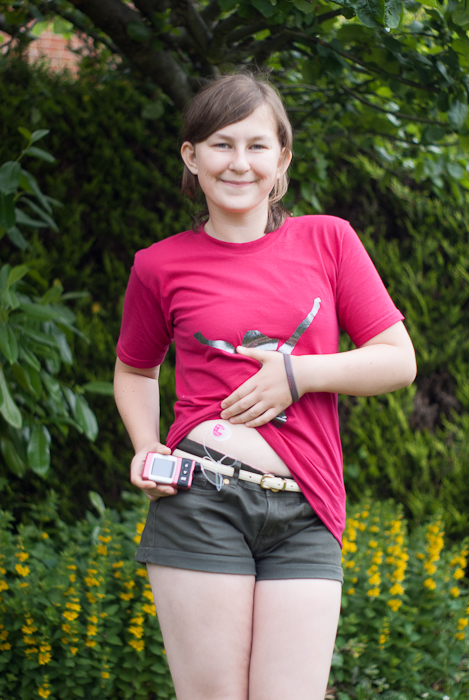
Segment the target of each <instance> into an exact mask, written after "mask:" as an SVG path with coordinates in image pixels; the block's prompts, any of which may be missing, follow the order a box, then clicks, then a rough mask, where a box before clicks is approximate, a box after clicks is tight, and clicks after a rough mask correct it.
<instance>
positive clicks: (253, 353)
mask: <svg viewBox="0 0 469 700" xmlns="http://www.w3.org/2000/svg"><path fill="white" fill-rule="evenodd" d="M236 352H237V353H238V355H244V356H245V357H251V358H252V359H253V360H257V361H258V362H261V363H263V362H265V359H266V356H268V352H271V351H267V350H260V349H259V348H245V347H244V346H243V345H238V347H237V348H236Z"/></svg>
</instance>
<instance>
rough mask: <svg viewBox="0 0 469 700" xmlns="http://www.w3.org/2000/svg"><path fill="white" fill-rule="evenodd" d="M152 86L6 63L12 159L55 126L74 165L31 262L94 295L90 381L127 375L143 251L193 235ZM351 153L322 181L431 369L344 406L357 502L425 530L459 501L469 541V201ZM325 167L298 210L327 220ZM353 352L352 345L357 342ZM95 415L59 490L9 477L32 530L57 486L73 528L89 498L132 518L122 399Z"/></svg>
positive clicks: (168, 375)
mask: <svg viewBox="0 0 469 700" xmlns="http://www.w3.org/2000/svg"><path fill="white" fill-rule="evenodd" d="M152 91H153V88H152V87H151V86H146V85H143V87H142V86H141V89H140V91H138V90H137V89H136V88H135V87H134V86H133V85H132V83H131V82H130V81H128V80H126V79H125V78H123V77H122V76H119V75H115V76H109V75H108V74H103V75H100V74H94V73H90V75H89V76H88V77H85V78H82V79H80V80H77V81H75V82H71V81H70V80H67V79H64V78H63V77H57V76H50V75H48V74H47V73H45V72H44V71H41V70H37V69H34V70H33V69H31V68H29V67H27V66H25V65H24V64H23V63H21V62H16V63H15V62H13V63H11V64H5V63H3V64H2V66H1V67H0V114H1V119H0V125H1V126H0V162H2V161H3V160H7V159H8V158H9V157H10V156H11V155H12V154H14V153H16V150H17V147H18V144H19V141H20V136H19V135H18V134H17V132H16V127H17V125H18V123H19V122H23V123H24V125H25V126H27V127H29V126H30V125H31V121H33V122H34V126H35V128H38V127H44V128H45V127H50V128H51V134H50V135H49V136H48V137H47V139H46V140H45V147H46V148H48V150H50V151H52V152H53V153H54V154H55V155H56V157H57V158H58V163H57V164H56V165H54V166H53V165H45V166H41V170H40V171H38V172H37V173H35V174H36V175H37V177H38V180H39V182H40V184H41V186H42V188H43V189H44V190H45V191H48V192H51V193H52V194H54V195H55V196H56V197H57V198H58V199H60V200H61V201H62V202H63V203H64V205H65V206H64V208H63V209H62V210H61V211H60V212H57V217H56V218H57V221H58V224H59V227H60V231H61V232H60V234H54V232H53V231H50V230H46V231H42V232H41V234H40V237H38V236H35V237H34V239H33V240H34V243H33V246H32V250H31V256H33V255H35V256H37V255H42V258H43V261H44V271H43V272H42V274H43V275H44V276H45V277H46V278H48V280H49V281H53V280H54V279H56V278H58V279H59V280H60V281H61V283H62V285H63V286H64V287H65V291H68V290H69V289H73V290H88V291H89V292H90V294H91V299H90V300H89V301H87V302H84V301H81V302H80V301H79V302H76V304H75V312H76V313H77V323H78V325H79V327H80V329H81V330H82V331H83V332H84V333H85V334H86V335H88V336H89V337H90V339H91V341H92V342H91V344H90V345H89V346H86V345H85V344H83V343H81V342H80V341H78V342H76V343H75V348H74V350H75V353H76V355H77V356H78V357H79V358H80V364H79V367H78V370H77V376H76V381H77V382H78V383H80V384H84V383H86V382H89V381H93V380H110V379H111V376H112V368H113V363H114V357H115V354H114V353H115V342H116V339H117V335H118V330H119V319H120V310H121V305H122V301H123V293H124V289H125V285H126V281H127V276H128V272H129V269H130V266H131V263H132V257H133V254H134V252H135V250H137V249H138V248H141V247H142V246H146V245H149V244H151V243H152V242H153V241H155V240H159V239H161V238H163V237H165V236H167V235H171V234H173V233H175V232H177V231H180V230H182V229H184V228H186V227H187V226H188V225H189V216H188V210H187V205H186V204H184V203H183V201H182V199H181V197H180V196H179V194H178V191H177V183H178V181H179V177H180V173H181V164H180V160H179V156H178V153H177V139H178V127H179V116H178V115H177V114H176V113H175V112H174V110H173V109H172V108H171V106H170V105H169V104H167V103H165V104H164V114H163V115H162V116H161V117H160V118H159V119H157V120H152V121H149V120H146V119H144V118H143V117H142V116H141V115H142V110H143V108H144V107H145V105H148V104H149V102H152V101H153V100H154V99H155V94H154V92H152ZM346 155H347V154H342V156H344V157H340V158H338V159H337V166H336V168H335V169H334V171H333V175H332V179H331V181H330V183H329V186H328V190H327V188H326V186H325V185H324V182H323V181H324V177H325V175H324V177H323V179H322V180H321V182H323V189H325V190H327V192H328V194H327V202H325V209H326V211H327V212H328V213H331V214H336V215H339V216H343V217H344V218H346V219H348V220H350V221H351V222H352V224H353V225H354V227H355V228H356V229H357V231H358V232H359V234H360V236H361V237H362V240H363V241H364V243H365V245H366V247H367V249H368V250H369V252H370V254H371V255H372V257H373V259H374V261H375V263H376V265H377V267H378V270H379V272H380V273H381V275H382V276H383V279H384V280H385V282H386V284H387V286H388V288H389V290H390V292H391V294H392V296H393V298H394V299H395V301H396V304H397V306H398V307H399V308H400V309H401V310H402V312H403V313H404V314H405V316H406V323H407V326H408V328H409V331H410V334H411V336H412V339H413V341H414V343H415V346H416V349H417V359H418V365H419V374H418V378H417V382H416V384H415V385H414V386H413V387H411V388H409V389H406V390H402V391H400V392H397V393H395V394H391V395H388V396H384V397H379V398H371V399H353V398H350V397H342V398H341V399H340V416H341V427H342V434H343V443H344V461H345V478H346V485H347V489H348V491H349V494H350V496H351V498H352V499H357V498H359V496H360V495H361V494H362V493H363V490H364V488H365V487H366V488H370V489H371V491H372V493H373V494H374V496H375V497H378V498H385V497H388V496H394V497H395V498H396V499H397V500H399V501H400V502H402V503H403V504H404V505H405V509H406V511H405V512H406V516H408V517H410V518H412V520H413V521H414V522H416V523H418V522H419V521H420V520H421V519H422V518H424V517H425V515H426V514H427V515H428V514H430V513H433V512H435V510H436V509H437V508H438V507H439V505H443V507H444V518H445V525H446V529H447V532H448V534H449V535H451V536H452V537H458V536H461V535H462V534H464V533H465V532H467V528H468V518H469V516H468V514H467V493H468V491H467V483H468V481H469V459H468V457H469V454H468V452H469V448H468V438H467V436H468V427H469V426H468V420H469V419H468V418H467V415H468V411H467V409H468V403H469V384H468V379H467V377H468V376H469V357H468V351H469V324H468V323H467V320H466V319H467V308H468V293H469V292H468V290H469V285H468V284H467V281H468V279H469V260H468V253H467V223H466V211H467V201H465V200H463V201H457V200H456V199H454V197H453V195H451V193H448V194H447V196H446V199H445V200H441V201H439V200H438V199H436V198H435V197H434V196H430V195H426V194H425V193H423V194H422V193H418V192H415V191H412V190H410V189H406V188H405V187H404V186H403V185H402V184H399V183H396V182H395V181H392V180H389V178H388V177H387V176H386V174H385V173H384V174H382V173H380V172H378V173H377V171H376V167H375V166H373V165H372V164H370V163H369V162H367V161H366V159H363V158H357V157H354V154H353V153H351V154H349V156H347V160H345V156H346ZM319 166H320V163H319V162H318V163H316V162H315V163H311V167H309V164H308V150H307V149H306V151H305V153H302V157H301V158H299V159H297V163H296V165H295V166H294V170H293V178H292V186H291V191H290V194H289V198H288V202H287V203H288V205H289V206H291V207H294V208H295V211H297V212H298V213H315V211H316V209H314V207H313V204H314V201H315V200H313V199H311V197H310V198H309V199H310V200H311V201H309V200H308V198H307V194H308V193H307V192H306V190H307V187H305V181H306V179H307V178H308V177H309V172H310V171H311V172H312V173H313V175H314V173H316V171H317V170H318V168H319ZM316 176H317V173H316V175H315V176H314V177H316ZM386 178H387V179H386ZM313 179H314V178H313ZM316 179H317V178H316ZM308 196H309V195H308ZM311 202H313V203H311ZM314 206H316V207H317V202H316V204H314ZM12 256H13V257H14V251H12ZM342 347H343V348H346V347H348V345H347V342H346V341H344V340H343V341H342ZM172 365H173V355H172V353H170V358H169V363H168V364H167V365H165V366H164V368H163V371H162V375H161V383H162V389H163V391H162V393H163V400H162V436H163V439H164V437H165V435H166V432H167V429H168V427H169V425H170V422H171V420H172V406H173V401H174V388H173V369H172ZM92 408H93V410H94V411H95V412H96V415H97V418H98V422H99V426H100V434H99V437H98V440H97V442H96V444H95V445H93V446H91V445H86V444H83V442H82V441H81V440H80V439H79V438H73V436H70V437H69V439H68V441H67V443H65V442H64V441H62V442H61V441H60V439H58V441H57V443H56V444H55V447H54V449H53V453H52V464H53V470H52V471H51V475H50V476H49V477H48V479H47V481H45V482H44V481H42V480H41V479H40V478H38V477H34V476H32V477H31V478H28V479H23V480H17V479H15V477H14V476H12V475H11V474H10V473H8V471H3V472H1V473H0V479H1V478H2V477H3V479H4V481H0V483H3V484H5V482H6V481H8V483H7V484H6V485H4V489H3V493H2V498H3V499H4V502H5V504H6V506H7V507H8V508H9V509H11V510H13V512H14V513H15V516H16V517H17V518H18V519H22V520H23V521H24V522H26V521H27V520H28V517H29V515H28V513H29V509H30V507H31V504H34V503H35V502H37V501H38V500H41V499H44V498H45V497H46V494H47V491H48V490H49V489H50V488H53V489H55V490H56V492H57V493H58V494H60V502H59V508H60V512H61V517H63V518H64V519H65V520H68V521H69V522H71V521H73V519H74V518H77V517H80V516H81V515H82V514H83V512H84V511H83V509H84V507H85V506H84V504H85V503H86V493H87V491H88V490H89V489H93V490H97V491H99V492H100V493H101V494H102V495H103V498H104V499H105V502H106V503H107V504H108V505H112V506H116V507H119V499H120V493H121V490H122V488H124V487H125V484H126V482H127V473H128V464H129V461H130V458H131V454H132V453H131V449H130V443H129V440H128V438H127V436H126V435H125V431H124V428H123V426H122V424H121V422H120V420H119V418H118V416H117V412H116V411H115V408H114V406H113V404H112V401H111V400H109V399H108V398H105V397H96V398H94V399H93V401H92Z"/></svg>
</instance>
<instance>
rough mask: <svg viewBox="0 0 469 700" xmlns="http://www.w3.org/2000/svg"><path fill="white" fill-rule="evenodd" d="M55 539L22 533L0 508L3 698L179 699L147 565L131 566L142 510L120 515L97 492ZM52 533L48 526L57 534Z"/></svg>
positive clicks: (38, 531) (33, 531)
mask: <svg viewBox="0 0 469 700" xmlns="http://www.w3.org/2000/svg"><path fill="white" fill-rule="evenodd" d="M93 503H94V504H95V505H97V507H98V508H99V509H100V511H101V516H100V518H95V517H94V516H92V515H91V514H88V517H87V519H86V520H85V521H83V522H81V523H79V524H77V525H76V526H75V527H73V528H68V527H67V526H65V525H64V524H63V523H61V522H57V523H56V532H55V533H54V534H53V536H49V535H48V533H47V532H45V531H44V530H43V529H42V528H40V527H36V526H33V525H28V526H26V527H22V528H21V529H20V532H19V534H18V535H13V534H12V533H11V531H10V530H9V528H8V523H9V516H8V514H7V513H5V512H2V511H0V700H11V698H13V697H17V698H22V700H29V699H30V698H38V697H39V698H49V700H55V699H56V698H67V699H68V698H109V697H112V698H116V699H117V698H132V699H133V698H145V699H148V700H150V699H151V698H156V697H158V698H174V691H173V687H172V683H171V679H170V675H169V670H168V666H167V662H166V657H165V652H164V648H163V640H162V637H161V633H160V630H159V627H158V622H157V617H156V612H155V607H154V605H153V598H152V594H151V589H150V584H149V583H148V578H147V573H146V569H145V568H143V567H141V566H140V565H138V564H136V563H134V561H133V554H134V552H135V545H136V542H138V541H139V540H140V533H141V532H142V530H143V522H144V519H145V515H146V511H145V508H140V507H139V508H135V509H133V510H130V511H128V512H127V514H126V517H125V520H124V522H119V520H118V518H117V515H116V514H115V513H112V512H109V511H107V512H106V511H105V509H104V506H103V505H102V502H101V501H100V499H99V496H97V494H93ZM51 534H52V533H51Z"/></svg>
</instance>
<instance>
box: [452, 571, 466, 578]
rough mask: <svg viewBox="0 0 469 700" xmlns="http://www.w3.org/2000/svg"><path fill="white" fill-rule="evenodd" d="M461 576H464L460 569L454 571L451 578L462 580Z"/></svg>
mask: <svg viewBox="0 0 469 700" xmlns="http://www.w3.org/2000/svg"><path fill="white" fill-rule="evenodd" d="M463 576H464V571H463V570H462V569H456V571H455V572H454V574H453V578H455V579H456V580H457V579H459V578H463Z"/></svg>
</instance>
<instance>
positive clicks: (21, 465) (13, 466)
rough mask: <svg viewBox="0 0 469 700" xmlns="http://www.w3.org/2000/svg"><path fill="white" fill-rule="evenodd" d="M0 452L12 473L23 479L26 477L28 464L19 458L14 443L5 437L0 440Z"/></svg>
mask: <svg viewBox="0 0 469 700" xmlns="http://www.w3.org/2000/svg"><path fill="white" fill-rule="evenodd" d="M0 450H1V452H2V456H3V459H4V460H5V462H6V463H7V465H8V467H9V469H10V471H12V472H13V474H14V475H15V476H17V477H19V478H20V479H21V478H22V477H23V476H24V475H25V472H26V469H27V464H26V462H25V461H24V460H23V459H21V457H20V456H19V454H18V452H17V451H16V449H15V446H14V445H13V443H12V441H11V440H9V439H8V438H5V437H2V438H0Z"/></svg>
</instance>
